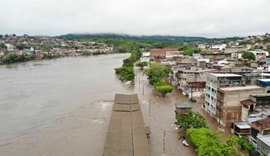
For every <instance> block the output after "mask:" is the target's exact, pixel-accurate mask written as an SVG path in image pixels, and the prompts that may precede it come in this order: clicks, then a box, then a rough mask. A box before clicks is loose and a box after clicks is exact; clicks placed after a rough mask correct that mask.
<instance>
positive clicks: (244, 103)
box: [241, 99, 256, 107]
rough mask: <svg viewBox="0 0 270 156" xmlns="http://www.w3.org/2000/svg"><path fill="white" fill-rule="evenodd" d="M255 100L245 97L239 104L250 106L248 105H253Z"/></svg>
mask: <svg viewBox="0 0 270 156" xmlns="http://www.w3.org/2000/svg"><path fill="white" fill-rule="evenodd" d="M255 103H256V102H254V101H252V100H250V99H247V100H243V101H241V104H242V105H245V106H247V107H248V106H250V105H253V104H255Z"/></svg>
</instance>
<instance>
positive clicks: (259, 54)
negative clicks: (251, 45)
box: [250, 49, 269, 61]
mask: <svg viewBox="0 0 270 156" xmlns="http://www.w3.org/2000/svg"><path fill="white" fill-rule="evenodd" d="M250 52H252V53H253V54H254V55H255V57H256V59H255V60H256V61H260V60H261V61H263V60H264V61H265V60H266V57H267V56H269V52H268V51H264V50H260V49H258V50H253V51H250Z"/></svg>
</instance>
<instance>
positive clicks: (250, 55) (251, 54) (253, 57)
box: [242, 51, 255, 60]
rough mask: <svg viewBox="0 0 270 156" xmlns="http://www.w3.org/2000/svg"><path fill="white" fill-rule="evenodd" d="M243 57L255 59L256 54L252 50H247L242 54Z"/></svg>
mask: <svg viewBox="0 0 270 156" xmlns="http://www.w3.org/2000/svg"><path fill="white" fill-rule="evenodd" d="M242 57H243V59H247V60H255V55H254V54H253V53H252V52H248V51H245V52H244V53H243V55H242Z"/></svg>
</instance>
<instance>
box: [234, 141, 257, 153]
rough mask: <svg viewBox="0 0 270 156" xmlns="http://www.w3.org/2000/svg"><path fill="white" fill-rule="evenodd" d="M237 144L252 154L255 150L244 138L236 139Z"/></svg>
mask: <svg viewBox="0 0 270 156" xmlns="http://www.w3.org/2000/svg"><path fill="white" fill-rule="evenodd" d="M238 144H239V145H240V146H241V147H242V148H244V149H245V150H247V151H249V152H252V151H254V150H255V147H254V146H253V144H252V143H251V142H249V141H248V140H247V139H246V138H240V137H239V139H238Z"/></svg>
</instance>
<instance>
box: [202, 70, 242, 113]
mask: <svg viewBox="0 0 270 156" xmlns="http://www.w3.org/2000/svg"><path fill="white" fill-rule="evenodd" d="M241 78H242V76H241V75H237V74H214V73H211V74H210V75H208V76H207V78H206V91H205V103H204V105H203V108H204V109H205V111H206V112H207V113H209V114H210V115H211V116H214V117H216V114H217V113H216V112H217V110H216V106H217V90H218V88H219V87H225V86H236V85H240V84H241V83H242V80H241Z"/></svg>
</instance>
